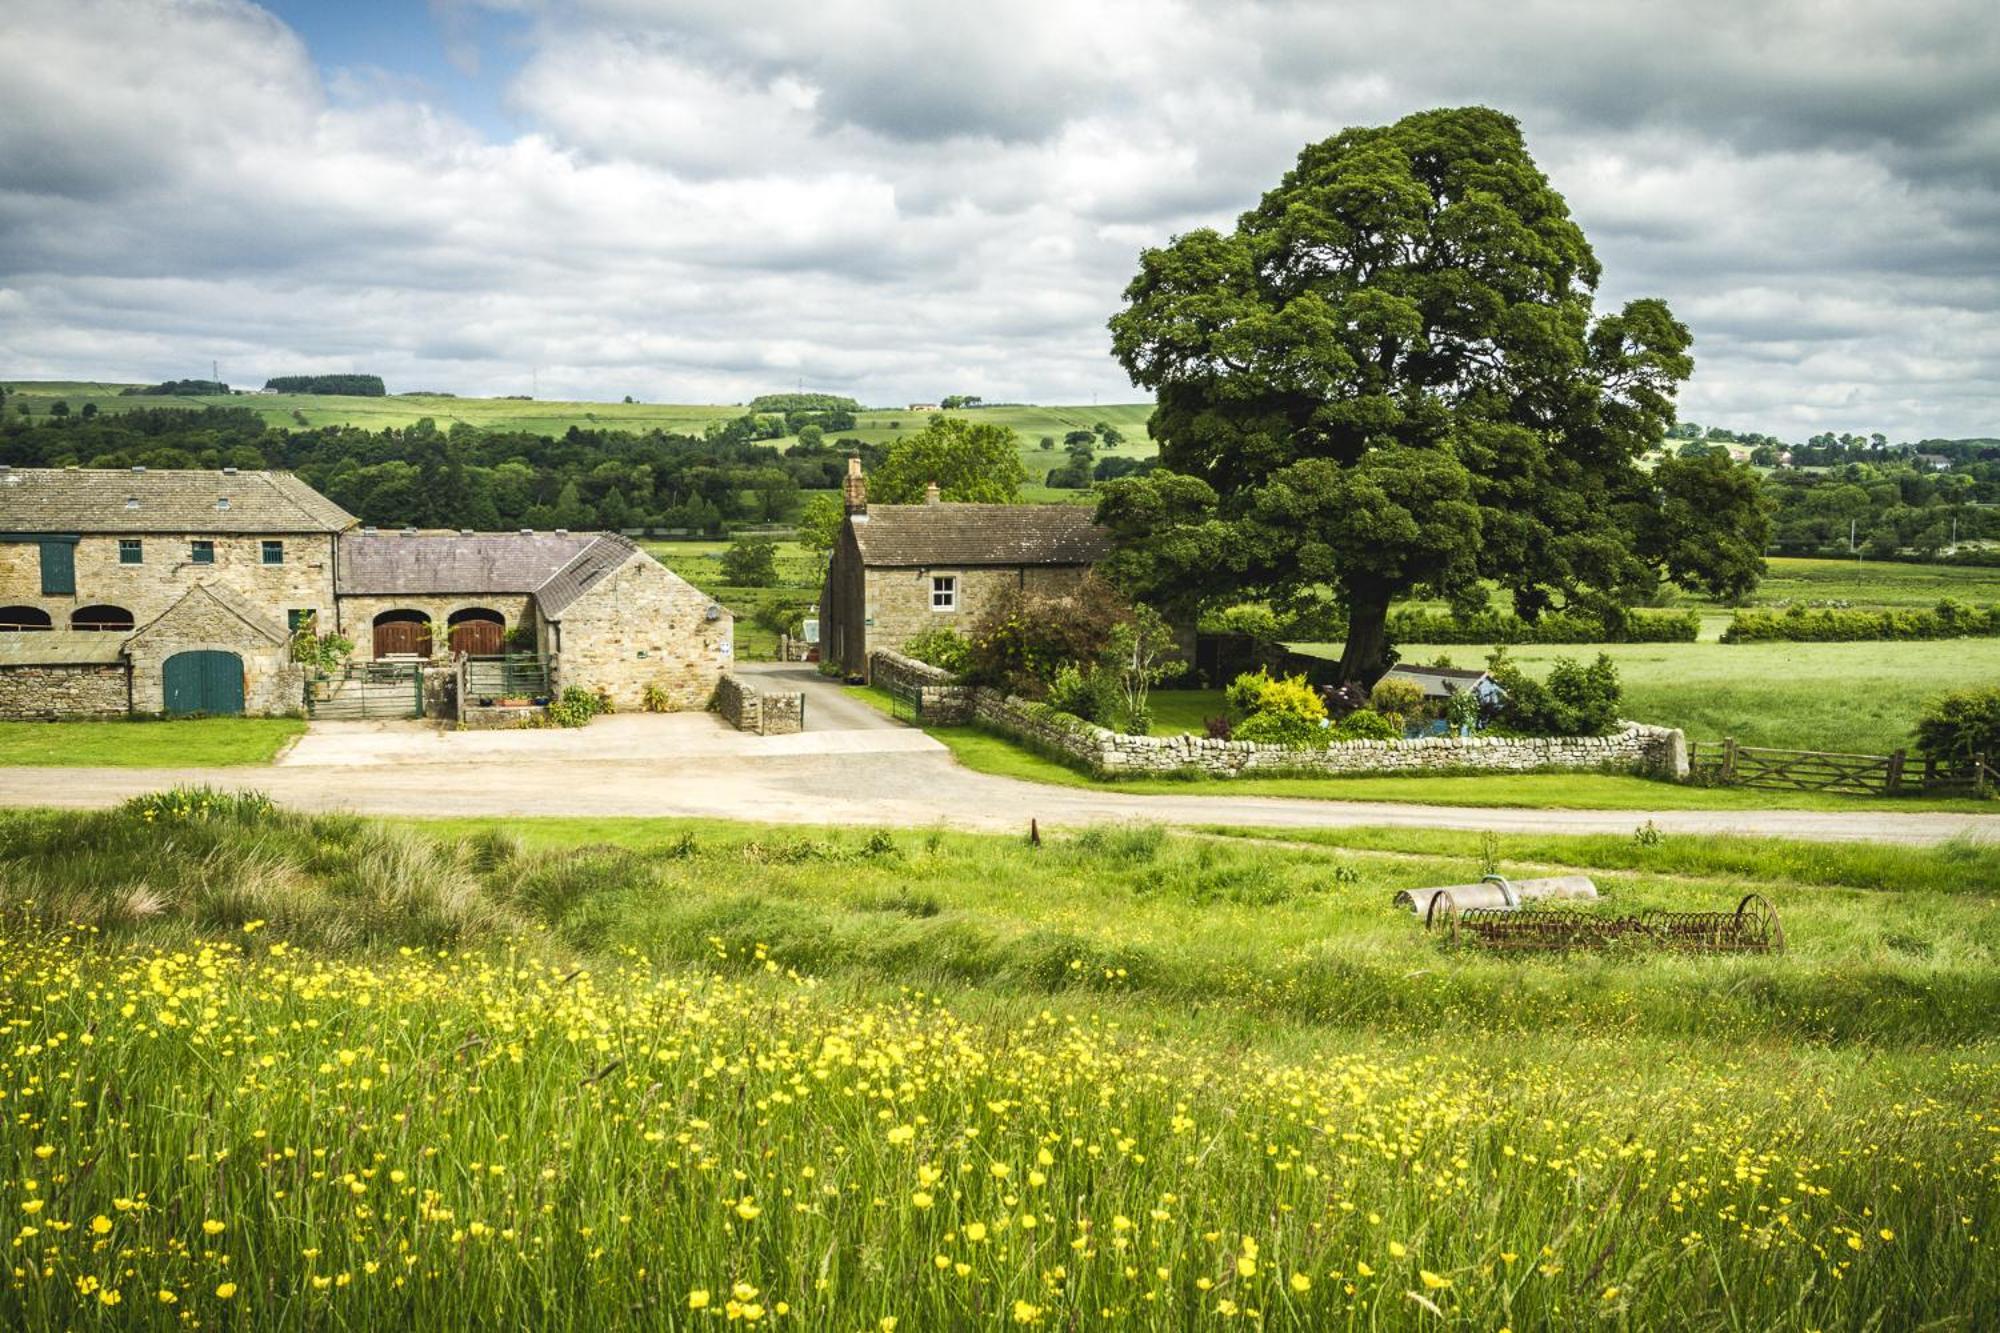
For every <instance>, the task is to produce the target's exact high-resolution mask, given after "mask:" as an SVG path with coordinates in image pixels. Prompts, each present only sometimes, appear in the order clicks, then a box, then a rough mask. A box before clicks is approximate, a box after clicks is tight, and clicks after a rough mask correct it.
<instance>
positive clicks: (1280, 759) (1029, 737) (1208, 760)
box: [973, 690, 1687, 778]
mask: <svg viewBox="0 0 2000 1333" xmlns="http://www.w3.org/2000/svg"><path fill="white" fill-rule="evenodd" d="M973 717H974V718H975V720H977V721H978V722H980V723H981V724H983V725H985V726H988V727H991V728H993V729H994V730H995V731H999V732H1002V733H1004V734H1006V735H1010V736H1014V737H1016V738H1017V739H1020V740H1023V741H1026V742H1028V743H1029V744H1030V745H1032V746H1034V747H1035V748H1037V749H1039V750H1042V751H1044V752H1045V753H1050V754H1053V755H1055V756H1057V757H1059V758H1065V759H1069V760H1071V761H1073V762H1075V763H1077V764H1079V765H1081V766H1082V767H1083V768H1085V769H1088V770H1089V771H1090V772H1092V773H1095V774H1097V775H1099V776H1100V777H1146V776H1150V775H1158V774H1175V773H1189V772H1194V773H1201V774H1204V775H1207V776H1210V777H1238V776H1252V775H1264V776H1279V775H1300V776H1321V775H1324V776H1328V777H1333V776H1363V775H1369V774H1411V773H1532V772H1538V771H1548V770H1564V771H1569V772H1586V773H1636V774H1640V775H1643V776H1648V777H1668V778H1683V777H1686V776H1687V739H1686V737H1685V736H1683V735H1682V733H1681V732H1679V731H1678V730H1675V729H1672V728H1669V727H1649V726H1646V725H1645V724H1643V723H1639V722H1627V723H1625V724H1623V727H1622V729H1621V730H1620V731H1618V732H1616V733H1614V734H1612V735H1609V736H1519V737H1516V736H1507V737H1502V736H1468V737H1458V736H1425V737H1420V738H1418V739H1415V740H1396V741H1336V742H1334V743H1333V744H1331V745H1328V746H1326V747H1325V748H1323V749H1321V748H1294V747H1291V746H1284V745H1269V744H1263V743H1260V742H1256V741H1222V740H1211V739H1209V738H1207V737H1205V736H1121V735H1119V734H1118V733H1117V732H1114V731H1108V730H1106V729H1105V728H1103V727H1100V726H1096V725H1094V724H1092V723H1089V722H1085V721H1083V720H1082V719H1081V718H1076V717H1072V716H1070V715H1069V714H1067V713H1059V712H1057V711H1056V710H1055V709H1053V708H1050V707H1049V706H1048V705H1046V704H1037V703H1032V702H1030V701H1028V700H1026V699H1018V698H1013V697H1008V696H1002V695H1001V694H1000V693H999V692H998V691H995V690H980V691H978V692H977V696H976V702H975V704H974V706H973Z"/></svg>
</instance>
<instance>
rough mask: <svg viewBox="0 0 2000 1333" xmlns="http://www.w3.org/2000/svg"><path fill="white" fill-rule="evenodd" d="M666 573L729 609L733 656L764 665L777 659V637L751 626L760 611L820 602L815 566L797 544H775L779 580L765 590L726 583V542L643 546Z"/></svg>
mask: <svg viewBox="0 0 2000 1333" xmlns="http://www.w3.org/2000/svg"><path fill="white" fill-rule="evenodd" d="M643 545H644V546H645V548H646V550H647V551H648V552H650V553H651V554H652V555H653V557H654V558H655V559H657V560H658V561H659V562H660V563H661V564H663V565H665V566H666V567H667V568H668V569H671V570H673V571H674V573H676V574H679V575H680V576H681V577H682V578H684V579H686V580H687V581H688V582H689V583H692V584H693V585H694V586H695V587H697V588H699V589H701V590H702V591H703V592H705V593H707V594H708V595H709V596H711V597H713V598H715V599H716V600H717V601H719V602H721V603H722V604H723V605H724V606H726V607H728V608H729V609H730V610H731V611H732V612H734V613H735V616H736V656H737V657H738V658H741V659H744V660H746V661H763V660H768V659H770V658H772V657H775V656H776V655H777V651H778V636H777V634H776V633H774V632H773V631H771V630H769V629H766V628H765V627H764V626H762V625H759V624H757V623H756V621H755V619H754V617H755V614H756V611H757V609H758V608H759V607H761V606H780V607H803V606H809V605H812V604H813V603H815V602H817V601H818V600H819V593H820V583H819V573H820V570H819V562H818V561H817V560H816V559H814V557H813V556H811V555H810V554H808V553H807V551H806V549H805V548H804V547H803V546H801V545H799V544H798V543H797V542H792V541H785V542H779V543H778V561H777V565H778V581H777V582H776V583H775V584H773V585H772V586H770V587H768V588H748V587H743V586H741V585H738V584H732V583H729V582H727V581H726V579H725V577H724V575H723V571H722V553H723V552H724V551H726V550H728V549H729V545H730V544H729V543H728V542H719V541H717V542H655V541H649V542H645V543H643Z"/></svg>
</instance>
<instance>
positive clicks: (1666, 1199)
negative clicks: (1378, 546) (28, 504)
mask: <svg viewBox="0 0 2000 1333" xmlns="http://www.w3.org/2000/svg"><path fill="white" fill-rule="evenodd" d="M197 810H198V811H199V813H196V811H197ZM183 811H186V813H183ZM1399 837H1400V838H1411V837H1413V835H1410V834H1407V833H1400V834H1394V835H1391V834H1381V835H1363V836H1360V837H1357V838H1356V839H1355V840H1354V841H1355V843H1356V844H1357V845H1354V846H1348V847H1320V848H1309V849H1299V848H1294V847H1288V846H1276V845H1265V844H1258V843H1253V842H1248V841H1241V842H1239V841H1230V840H1223V839H1218V838H1213V837H1199V836H1188V835H1176V834H1168V833H1163V832H1162V831H1160V830H1158V829H1155V828H1149V827H1104V828H1099V829H1094V830H1090V831H1088V832H1086V833H1084V834H1082V835H1079V836H1076V837H1072V838H1067V839H1050V840H1049V841H1048V842H1047V843H1046V844H1045V845H1044V846H1042V847H1040V848H1034V847H1030V846H1029V845H1027V844H1026V843H1025V842H1023V841H1021V840H1018V839H1008V838H996V837H978V836H967V835H954V834H949V833H945V832H942V831H940V830H931V831H927V832H924V833H908V832H905V833H898V834H891V833H884V832H858V831H856V832H841V833H835V832H814V831H801V830H796V829H792V830H767V829H759V828H754V827H742V826H731V825H717V824H691V823H673V824H670V823H665V822H651V821H647V822H638V821H635V822H633V823H631V824H626V825H616V824H607V823H603V822H598V823H590V824H583V823H579V824H575V825H564V824H553V825H541V824H536V823H533V822H528V823H523V824H520V825H517V826H513V827H510V828H496V827H494V826H490V825H473V824H462V825H456V826H451V827H446V828H427V827H422V826H414V825H401V826H391V825H384V824H380V823H376V822H371V821H363V820H357V819H352V818H346V817H333V816H306V815H298V814H292V813H288V812H284V811H279V810H273V809H270V808H268V807H266V806H263V805H261V804H259V803H256V802H254V801H252V802H235V801H233V800H228V799H226V798H214V799H213V801H212V802H210V803H203V802H199V801H197V802H194V803H192V804H190V803H189V802H186V801H178V802H177V801H164V802H160V803H156V805H155V806H154V807H152V814H151V816H150V817H148V815H147V807H145V806H139V807H135V808H133V809H129V810H126V811H121V812H109V813H100V814H55V813H9V814H4V815H0V904H4V909H0V1015H4V1016H5V1018H6V1021H7V1023H8V1033H7V1041H6V1043H5V1045H4V1046H0V1093H4V1094H5V1097H4V1109H5V1112H6V1115H5V1117H4V1122H0V1161H4V1163H5V1165H4V1166H0V1210H4V1211H5V1213H6V1214H7V1215H8V1216H10V1217H11V1218H12V1219H13V1223H12V1225H13V1227H14V1239H15V1245H14V1254H15V1258H14V1260H13V1261H12V1264H11V1266H10V1275H8V1276H6V1277H4V1278H0V1324H4V1325H5V1326H8V1327H72V1326H91V1325H96V1324H110V1325H118V1326H126V1325H143V1326H153V1325H157V1326H161V1327H166V1326H169V1325H180V1324H182V1323H183V1322H190V1323H200V1324H203V1325H206V1326H218V1325H220V1326H228V1327H234V1326H243V1327H256V1328H273V1329H290V1328H307V1327H310V1328H329V1327H330V1328H357V1329H359V1328H368V1329H374V1328H384V1327H414V1328H439V1327H461V1326H469V1325H475V1324H477V1325H481V1326H499V1327H534V1328H537V1329H542V1328H552V1329H571V1328H575V1329H583V1328H602V1327H607V1326H625V1325H642V1326H646V1327H657V1328H665V1329H688V1328H710V1327H714V1328H724V1327H730V1326H732V1324H736V1323H755V1324H764V1323H771V1324H774V1325H778V1326H781V1327H790V1326H796V1327H800V1328H807V1329H815V1330H820V1329H824V1330H842V1331H843V1333H851V1331H852V1330H857V1329H863V1330H866V1329H873V1330H876V1333H880V1331H881V1330H882V1329H883V1328H885V1327H889V1326H890V1325H889V1323H888V1322H886V1321H894V1327H895V1328H896V1329H899V1330H902V1331H904V1333H907V1331H908V1330H913V1329H922V1330H930V1329H955V1328H971V1327H991V1326H1002V1325H1004V1326H1009V1327H1014V1326H1019V1327H1042V1328H1077V1327H1134V1328H1161V1329H1168V1328H1172V1329H1181V1328H1228V1327H1231V1326H1233V1325H1236V1324H1248V1323H1253V1322H1254V1323H1261V1324H1264V1325H1270V1326H1279V1327H1285V1328H1295V1329H1327V1328H1364V1327H1366V1328H1381V1327H1402V1326H1425V1327H1428V1326H1433V1325H1437V1324H1440V1323H1450V1324H1454V1325H1459V1324H1462V1325H1464V1326H1467V1327H1482V1328H1497V1327H1502V1326H1506V1327H1513V1328H1538V1327H1570V1326H1582V1325H1595V1324H1597V1323H1600V1322H1603V1323H1612V1324H1622V1325H1627V1326H1631V1327H1669V1326H1673V1327H1740V1328H1840V1327H1846V1328H1890V1327H1909V1326H1915V1325H1919V1324H1923V1323H1925V1322H1927V1321H1934V1322H1938V1323H1942V1324H1946V1325H1951V1324H1954V1323H1955V1324H1957V1325H1960V1326H1976V1325H1977V1324H1978V1323H1980V1321H1981V1320H1982V1319H1983V1318H1984V1316H1983V1315H1982V1314H1981V1312H1982V1311H1987V1310H1991V1309H1994V1308H2000V1265H1996V1264H1995V1263H1994V1262H1993V1261H1992V1260H1990V1259H1989V1258H1988V1255H1989V1254H1990V1245H1989V1243H1988V1239H1987V1238H1988V1235H1989V1233H1990V1231H1991V1229H1992V1227H1993V1225H1994V1223H1995V1220H1996V1213H2000V1191H1996V1182H1995V1178H1994V1172H1995V1167H1996V1161H2000V1157H1996V1152H1995V1148H1994V1143H1993V1127H1994V1125H1995V1124H1996V1123H2000V1122H1996V1120H1995V1116H1996V1114H2000V1062H1996V1060H1995V1058H1994V1056H1995V1046H1994V1042H1993V1025H1992V1019H1991V1014H1992V1013H1993V1012H1994V1005H1995V1002H1996V1001H2000V993H1996V990H1995V988H1994V985H1993V977H1994V975H1995V968H1994V961H1995V960H1994V951H1995V949H1996V948H2000V938H1996V928H1995V925H1994V919H1995V914H1994V913H1993V911H1992V904H1991V897H1990V893H1989V892H1987V891H1984V890H1982V889H1980V888H1978V887H1977V886H1976V885H1974V884H1973V883H1971V882H1970V880H1969V879H1964V880H1961V879H1960V878H1957V877H1959V876H1963V875H1969V874H1970V872H1967V871H1965V870H1964V866H1965V865H1966V864H1967V863H1968V862H1971V863H1977V862H1978V858H1979V857H1980V856H1981V855H1984V852H1983V851H1982V849H1977V848H1946V849H1943V850H1940V851H1931V852H1923V851H1916V852H1910V853H1908V855H1907V857H1906V858H1905V859H1901V860H1895V861H1892V862H1880V861H1872V860H1870V859H1869V857H1870V855H1871V854H1870V853H1867V852H1865V851H1864V850H1862V849H1835V851H1834V852H1833V853H1831V854H1830V855H1831V857H1832V860H1831V861H1830V862H1829V863H1828V866H1827V867H1821V868H1820V869H1817V870H1814V871H1813V872H1812V875H1813V876H1814V877H1815V878H1814V880H1813V882H1810V883H1807V882H1802V881H1800V880H1797V879H1787V878H1783V877H1781V876H1779V875H1778V874H1777V872H1778V871H1779V870H1781V869H1782V864H1783V861H1784V857H1783V856H1782V855H1777V856H1776V859H1774V860H1770V861H1762V862H1760V861H1755V860H1754V858H1752V859H1746V858H1750V853H1751V851H1752V850H1753V849H1752V848H1750V847H1748V846H1744V847H1737V846H1732V845H1728V844H1711V845H1707V846H1706V847H1704V846H1702V845H1701V844H1694V845H1693V846H1692V847H1690V848H1689V849H1678V848H1676V847H1675V845H1674V844H1675V840H1674V839H1671V838H1669V839H1667V840H1666V841H1664V842H1663V843H1660V844H1656V845H1652V846H1648V847H1646V848H1645V849H1644V851H1645V853H1646V854H1647V855H1657V856H1659V857H1664V858H1668V859H1666V860H1663V861H1645V858H1644V856H1642V855H1641V854H1640V853H1639V852H1638V851H1634V852H1632V853H1631V854H1630V855H1627V856H1626V860H1627V861H1630V862H1633V863H1634V864H1633V865H1632V866H1631V868H1628V869H1611V868H1610V866H1608V865H1607V864H1606V863H1610V862H1614V861H1616V860H1617V859H1618V857H1619V856H1620V855H1622V854H1623V853H1621V852H1620V851H1619V850H1618V847H1617V846H1616V845H1606V844H1605V843H1604V842H1603V840H1588V839H1581V840H1553V839H1543V840H1527V839H1522V840H1514V839H1508V838H1505V837H1503V838H1501V839H1499V840H1498V841H1497V842H1496V843H1495V844H1494V846H1493V848H1492V851H1493V854H1494V855H1495V856H1496V857H1497V858H1498V860H1499V863H1500V867H1501V869H1502V870H1503V871H1507V872H1513V871H1515V870H1516V869H1518V865H1517V862H1519V861H1520V860H1521V858H1524V857H1525V856H1527V855H1528V854H1529V853H1530V852H1532V853H1534V854H1535V855H1536V856H1537V857H1539V858H1541V859H1542V860H1544V861H1550V862H1556V861H1561V860H1563V859H1565V858H1566V859H1567V862H1568V863H1569V864H1580V865H1586V866H1594V867H1597V870H1598V873H1599V878H1600V884H1601V885H1602V886H1603V887H1604V888H1605V889H1606V891H1607V892H1608V893H1609V894H1610V895H1611V902H1610V903H1609V904H1607V906H1615V907H1616V908H1618V909H1619V910H1634V909H1637V908H1639V907H1643V906H1652V905H1662V906H1666V905H1683V906H1691V905H1714V904H1715V903H1716V902H1717V901H1718V900H1722V899H1727V900H1728V901H1733V898H1734V895H1735V894H1736V893H1737V892H1738V891H1739V890H1740V889H1741V888H1742V887H1743V886H1744V885H1746V884H1755V885H1757V886H1759V887H1760V888H1761V889H1762V891H1765V892H1767V893H1768V894H1770V895H1771V896H1773V897H1774V898H1775V899H1776V900H1777V901H1778V902H1779V905H1780V910H1781V911H1782V912H1783V913H1784V914H1785V918H1786V926H1787V930H1788V933H1789V935H1790V937H1791V941H1792V944H1793V948H1792V951H1791V952H1790V953H1789V954H1787V955H1785V956H1783V957H1779V958H1758V959H1708V960H1690V959H1673V958H1653V957H1646V956H1641V955H1615V954H1614V955H1604V956H1593V957H1587V958H1576V959H1562V958H1555V959H1543V960H1532V961H1508V960H1495V959H1490V958H1483V957H1479V956H1475V955H1468V954H1459V953H1452V952H1448V951H1445V950H1441V949H1440V948H1438V947H1437V945H1436V944H1435V943H1434V942H1433V941H1431V940H1429V939H1427V938H1426V937H1425V936H1424V935H1423V934H1422V931H1421V929H1420V927H1419V926H1418V925H1417V924H1416V923H1415V922H1414V921H1413V920H1412V919H1411V918H1410V917H1409V915H1408V914H1407V913H1406V912H1402V911H1399V910H1397V909H1394V908H1391V907H1390V906H1389V896H1390V894H1391V893H1393V891H1394V890H1395V889H1396V888H1399V887H1409V886H1412V885H1415V884H1419V883H1424V882H1441V881H1443V880H1449V879H1456V878H1464V877H1466V876H1467V875H1469V874H1471V873H1474V872H1476V870H1477V869H1478V866H1477V858H1478V856H1479V852H1480V849H1479V848H1478V846H1477V845H1476V843H1474V842H1468V843H1466V844H1465V845H1462V846H1461V845H1459V844H1458V843H1456V842H1454V841H1452V840H1451V839H1450V838H1441V839H1440V840H1438V841H1437V842H1436V843H1435V844H1429V843H1424V842H1419V841H1411V842H1408V843H1396V842H1395V841H1394V839H1396V838H1399ZM1632 846H1633V847H1634V848H1635V849H1637V848H1639V847H1640V846H1641V844H1639V843H1637V842H1634V843H1633V844H1632ZM1662 848H1664V849H1665V850H1661V849H1662ZM1843 856H1851V857H1852V858H1853V862H1854V864H1853V866H1852V867H1850V868H1848V869H1846V870H1841V869H1838V868H1837V865H1836V863H1838V862H1839V861H1840V860H1841V858H1842V857H1843ZM1640 862H1643V864H1640ZM1884 866H1888V867H1890V869H1891V870H1893V872H1894V877H1895V878H1894V883H1893V884H1892V885H1889V886H1888V888H1887V891H1885V890H1884V889H1882V888H1853V887H1843V886H1840V885H1827V884H1823V883H1821V882H1820V881H1824V880H1826V879H1829V878H1834V877H1838V876H1840V875H1846V876H1848V877H1849V878H1856V879H1859V878H1863V877H1864V876H1863V874H1862V868H1863V867H1874V868H1875V869H1877V870H1879V869H1881V868H1882V867H1884ZM1925 866H1929V867H1930V868H1932V869H1933V870H1935V871H1936V872H1937V874H1938V875H1940V876H1941V877H1943V879H1944V880H1945V884H1944V887H1943V888H1941V889H1932V888H1929V887H1926V885H1925V884H1924V883H1923V880H1922V873H1921V872H1922V869H1923V867H1925ZM1754 875H1768V877H1766V878H1752V876H1754ZM114 1300H115V1302H116V1304H110V1303H108V1302H111V1301H114Z"/></svg>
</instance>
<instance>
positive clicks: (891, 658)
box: [868, 652, 977, 726]
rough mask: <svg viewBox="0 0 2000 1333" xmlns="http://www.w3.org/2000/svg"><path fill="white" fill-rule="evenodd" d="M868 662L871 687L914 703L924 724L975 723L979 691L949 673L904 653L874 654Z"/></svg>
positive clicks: (952, 724)
mask: <svg viewBox="0 0 2000 1333" xmlns="http://www.w3.org/2000/svg"><path fill="white" fill-rule="evenodd" d="M868 661H869V666H868V680H869V683H870V684H873V685H877V686H879V687H881V688H882V689H885V690H887V691H889V693H891V694H894V695H897V696H899V697H901V698H904V699H908V700H911V701H912V702H913V703H915V704H916V706H917V716H918V717H919V718H921V719H923V720H924V721H925V722H931V723H936V724H938V725H940V726H954V725H956V724H958V723H960V722H969V721H971V720H972V706H973V695H974V694H975V693H977V691H976V690H975V689H974V688H973V687H972V686H970V685H965V684H961V683H960V682H959V679H958V677H956V676H954V675H952V674H951V673H950V672H949V671H945V670H942V669H941V668H938V667H934V666H932V665H931V664H930V663H928V662H919V661H918V660H917V659H916V658H914V657H905V656H904V655H903V654H901V653H887V652H883V653H874V654H871V655H870V657H869V659H868Z"/></svg>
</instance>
